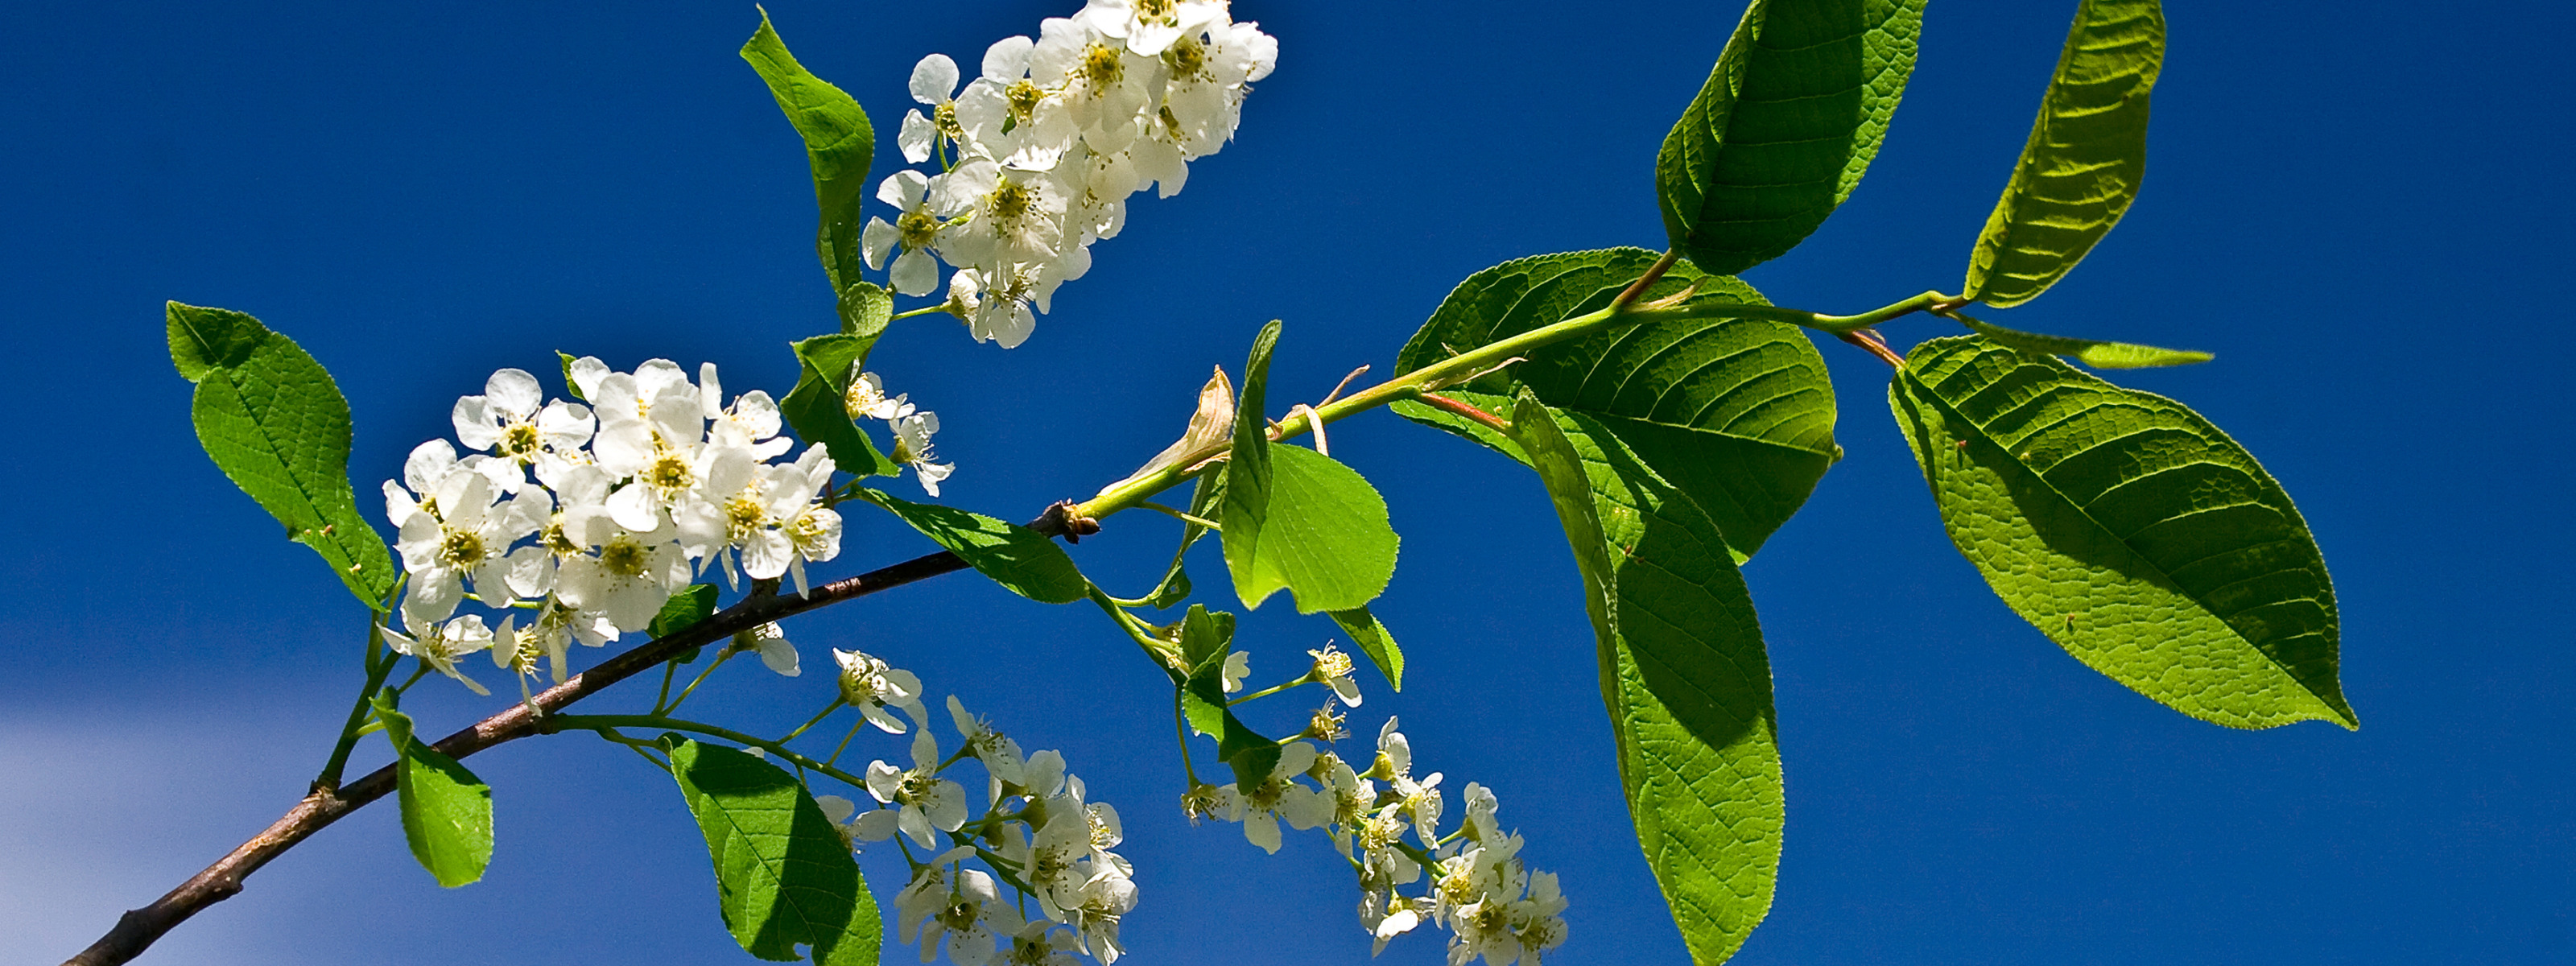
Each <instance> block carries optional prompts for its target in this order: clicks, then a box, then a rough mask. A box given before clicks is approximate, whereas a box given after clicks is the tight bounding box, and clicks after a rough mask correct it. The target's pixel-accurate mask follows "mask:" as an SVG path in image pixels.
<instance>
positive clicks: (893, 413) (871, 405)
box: [841, 272, 966, 422]
mask: <svg viewBox="0 0 2576 966" xmlns="http://www.w3.org/2000/svg"><path fill="white" fill-rule="evenodd" d="M958 274H960V275H963V274H966V273H964V272H959V273H958ZM841 409H842V410H843V411H844V412H847V413H849V414H850V418H851V419H882V420H885V421H888V422H892V421H894V420H895V419H897V418H899V417H903V416H910V415H912V403H911V402H910V397H909V396H902V395H896V396H888V395H886V391H885V380H883V379H879V378H877V374H876V373H873V372H862V373H859V374H858V375H855V376H851V377H850V391H849V392H846V393H843V394H842V395H841Z"/></svg>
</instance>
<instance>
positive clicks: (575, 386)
mask: <svg viewBox="0 0 2576 966" xmlns="http://www.w3.org/2000/svg"><path fill="white" fill-rule="evenodd" d="M579 361H581V360H579V359H575V358H573V356H572V353H569V352H565V351H563V350H562V349H557V350H555V362H556V363H557V364H558V365H560V366H562V367H563V380H564V392H565V393H566V394H568V395H570V396H572V398H574V399H578V400H581V401H582V402H589V401H590V399H589V397H586V396H583V395H582V394H581V383H579V382H575V381H573V378H572V364H573V363H575V362H579Z"/></svg>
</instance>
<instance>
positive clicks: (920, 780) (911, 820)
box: [868, 728, 966, 849]
mask: <svg viewBox="0 0 2576 966" xmlns="http://www.w3.org/2000/svg"><path fill="white" fill-rule="evenodd" d="M868 794H870V795H873V796H875V797H876V800H877V801H880V802H884V803H886V804H888V805H901V806H903V810H902V811H901V812H900V813H899V814H897V816H896V818H895V827H896V828H899V829H901V830H903V834H905V835H907V836H910V837H911V838H912V840H913V842H915V843H916V844H919V845H920V846H921V847H922V848H925V849H928V848H937V847H938V844H937V841H936V840H935V839H933V838H932V836H931V832H932V830H934V829H935V830H937V831H941V832H954V831H957V829H958V827H959V826H962V825H964V824H966V788H965V786H962V785H959V784H957V783H956V782H953V781H949V780H948V779H945V778H941V777H939V744H938V742H936V741H934V740H932V739H931V737H930V729H928V728H923V729H921V730H919V731H916V732H913V735H912V768H911V769H910V770H908V771H907V770H904V769H900V768H896V767H895V766H893V765H889V764H886V763H885V762H883V761H874V762H870V763H868Z"/></svg>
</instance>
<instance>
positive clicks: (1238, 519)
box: [1216, 319, 1279, 606]
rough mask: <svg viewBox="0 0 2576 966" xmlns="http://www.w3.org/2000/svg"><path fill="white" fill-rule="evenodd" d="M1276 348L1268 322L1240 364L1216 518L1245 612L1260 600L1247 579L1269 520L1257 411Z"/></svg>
mask: <svg viewBox="0 0 2576 966" xmlns="http://www.w3.org/2000/svg"><path fill="white" fill-rule="evenodd" d="M1278 345H1279V320H1277V319H1272V320H1270V324H1269V325H1265V326H1262V327H1261V334H1259V335H1256V336H1254V337H1253V338H1252V353H1251V355H1250V356H1248V357H1246V358H1245V359H1244V362H1243V392H1242V393H1240V394H1238V395H1236V396H1235V397H1234V407H1235V408H1234V445H1233V446H1232V447H1231V448H1230V449H1228V450H1227V455H1226V460H1225V487H1224V500H1223V502H1222V503H1221V504H1220V505H1219V507H1218V516H1217V518H1216V519H1217V523H1219V524H1221V525H1222V526H1223V527H1224V528H1225V530H1224V532H1223V533H1221V534H1219V537H1220V538H1221V540H1222V542H1223V543H1224V544H1225V568H1226V570H1227V571H1228V572H1230V573H1232V574H1233V575H1234V590H1235V594H1236V595H1237V596H1239V597H1242V598H1243V601H1244V604H1245V606H1251V604H1252V602H1253V601H1255V600H1258V599H1259V597H1257V596H1255V595H1254V593H1253V591H1252V590H1251V589H1250V588H1251V587H1253V586H1254V582H1253V581H1252V580H1251V579H1250V575H1252V574H1253V573H1255V570H1254V560H1255V555H1256V552H1257V551H1258V550H1259V549H1260V547H1261V524H1262V523H1263V522H1264V521H1266V520H1268V519H1269V516H1270V428H1269V427H1270V419H1269V417H1267V416H1264V415H1262V412H1261V406H1262V396H1263V394H1264V393H1265V392H1266V391H1267V389H1268V388H1269V385H1270V352H1271V350H1272V349H1275V348H1277V347H1278ZM1276 589H1278V588H1276V587H1273V588H1270V589H1269V590H1264V591H1262V592H1261V595H1260V596H1267V595H1268V594H1269V592H1270V590H1276Z"/></svg>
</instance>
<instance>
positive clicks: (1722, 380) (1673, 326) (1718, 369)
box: [1394, 248, 1842, 560]
mask: <svg viewBox="0 0 2576 966" xmlns="http://www.w3.org/2000/svg"><path fill="white" fill-rule="evenodd" d="M1655 258H1656V256H1655V254H1654V253H1653V252H1649V251H1645V250H1643V249H1637V248H1613V249H1606V250H1601V251H1588V252H1567V253H1563V254H1556V255H1539V256H1534V257H1530V258H1523V259H1517V260H1514V261H1510V262H1505V263H1503V264H1501V265H1497V266H1495V267H1493V268H1489V269H1486V270H1484V271H1481V272H1478V273H1476V274H1474V275H1472V276H1469V277H1468V278H1467V280H1466V281H1464V282H1461V283H1459V285H1458V288H1457V289H1456V290H1455V291H1453V292H1451V293H1449V297H1448V298H1447V299H1445V300H1443V301H1442V302H1441V303H1440V308H1439V309H1437V310H1435V311H1434V312H1432V314H1431V319H1430V320H1429V321H1427V322H1425V323H1423V325H1422V328H1421V330H1420V331H1418V332H1415V333H1414V335H1413V338H1412V340H1411V341H1409V342H1407V343H1406V344H1405V347H1404V351H1403V352H1401V353H1399V354H1398V355H1397V356H1396V370H1397V371H1398V372H1412V371H1415V370H1418V369H1421V368H1423V367H1425V366H1429V365H1432V364H1434V363H1437V362H1439V361H1441V360H1443V359H1445V358H1448V357H1449V356H1450V355H1452V354H1454V353H1456V352H1464V351H1468V350H1471V349H1474V348H1477V347H1480V346H1484V345H1486V344H1489V343H1492V342H1494V341H1496V340H1499V339H1504V338H1508V337H1511V336H1515V335H1519V334H1521V333H1523V332H1527V331H1530V330H1532V329H1536V328H1540V327H1543V326H1546V325H1549V324H1551V323H1554V322H1557V321H1558V320H1561V319H1565V318H1568V317H1571V316H1575V315H1580V314H1584V313H1587V312H1592V311H1596V310H1598V309H1601V308H1604V307H1606V306H1608V305H1609V304H1610V301H1611V299H1613V298H1615V297H1616V296H1617V295H1618V294H1619V292H1620V291H1621V290H1623V289H1625V288H1627V287H1628V285H1629V284H1630V283H1632V282H1634V281H1636V280H1637V278H1638V277H1639V276H1640V275H1643V274H1644V273H1645V271H1646V269H1647V267H1648V266H1650V265H1652V264H1654V262H1655ZM1694 283H1696V284H1698V285H1699V286H1700V294H1699V295H1696V296H1694V297H1693V298H1692V300H1691V301H1692V303H1693V304H1709V303H1737V304H1754V305H1765V304H1769V303H1767V302H1766V301H1764V299H1763V298H1762V293H1760V292H1757V291H1754V290H1753V287H1752V286H1749V285H1746V284H1744V283H1743V282H1741V281H1738V280H1735V279H1732V278H1719V277H1713V276H1709V275H1706V274H1704V273H1702V272H1700V271H1698V270H1697V269H1694V268H1691V267H1690V266H1688V265H1676V266H1674V267H1673V270H1672V271H1671V272H1669V273H1667V274H1666V275H1665V276H1664V278H1663V279H1662V280H1660V281H1658V282H1657V283H1656V284H1655V285H1653V286H1651V287H1649V288H1648V289H1647V292H1646V297H1649V298H1660V297H1664V296H1669V295H1673V294H1677V293H1679V292H1681V291H1682V289H1683V288H1684V287H1685V286H1687V285H1691V284H1694ZM1522 385H1527V386H1528V387H1529V388H1530V390H1531V391H1532V392H1535V393H1537V394H1538V397H1539V399H1540V401H1542V402H1545V403H1546V404H1548V405H1549V406H1552V407H1556V408H1559V409H1563V410H1566V411H1569V412H1576V413H1582V414H1584V415H1586V416H1589V417H1591V418H1593V419H1594V420H1595V422H1597V423H1598V424H1599V425H1600V426H1601V427H1602V428H1603V429H1604V430H1605V431H1608V432H1611V433H1615V434H1616V435H1618V436H1619V438H1620V440H1621V442H1623V443H1624V444H1626V445H1627V447H1628V448H1629V449H1631V450H1633V451H1635V452H1636V454H1637V456H1638V457H1639V458H1640V459H1642V460H1644V461H1645V462H1646V464H1647V465H1648V466H1650V467H1653V468H1654V470H1655V472H1656V473H1657V474H1659V475H1661V476H1662V477H1663V478H1664V479H1666V480H1668V481H1671V482H1672V483H1673V484H1674V485H1676V486H1679V487H1681V489H1682V490H1683V492H1686V493H1688V494H1690V495H1691V498H1692V499H1693V500H1694V501H1695V502H1697V503H1698V504H1699V505H1700V506H1701V507H1702V508H1703V509H1704V510H1706V511H1707V512H1708V514H1709V515H1710V516H1711V517H1713V518H1715V519H1716V521H1717V524H1718V527H1719V529H1721V530H1722V531H1724V532H1725V533H1726V536H1727V541H1728V545H1729V547H1730V549H1731V550H1732V551H1733V552H1734V553H1735V555H1736V559H1738V560H1742V559H1744V558H1745V557H1747V556H1750V555H1751V554H1752V553H1753V552H1754V551H1756V550H1758V549H1760V548H1761V546H1762V543H1763V541H1765V540H1767V539H1769V538H1770V536H1771V534H1772V533H1773V532H1774V531H1776V530H1778V529H1779V528H1780V526H1781V524H1783V523H1786V522H1787V521H1788V519H1789V517H1790V515H1791V514H1794V513H1796V512H1797V510H1798V507H1799V506H1800V505H1801V504H1802V503H1804V502H1805V501H1806V499H1807V495H1808V494H1809V493H1811V492H1813V491H1814V490H1815V487H1816V481H1817V480H1819V479H1821V478H1823V476H1824V474H1825V470H1826V469H1827V468H1829V467H1831V466H1832V465H1833V463H1834V461H1835V460H1836V459H1839V458H1840V457H1841V454H1842V450H1841V448H1840V447H1838V446H1836V445H1835V444H1834V439H1833V431H1834V394H1833V383H1832V381H1831V380H1829V379H1828V378H1827V377H1826V373H1825V360H1824V358H1823V357H1822V356H1819V355H1817V353H1816V348H1815V345H1814V344H1813V343H1812V342H1810V341H1808V339H1807V336H1806V335H1805V333H1802V332H1800V331H1799V330H1798V327H1797V326H1794V325H1790V324H1788V323H1785V322H1773V321H1768V320H1762V319H1722V318H1721V319H1686V320H1679V321H1669V322H1651V323H1647V324H1644V325H1639V326H1634V327H1630V328H1627V329H1622V330H1618V331H1615V332H1606V333H1602V334H1600V335H1596V336H1593V337H1590V338H1587V339H1584V340H1581V341H1578V342H1573V343H1566V344H1558V345H1552V346H1548V347H1545V348H1542V349H1539V350H1537V351H1535V352H1532V353H1530V356H1529V359H1528V361H1526V362H1522V363H1520V364H1518V365H1516V366H1514V367H1512V368H1511V369H1509V370H1505V371H1502V372H1496V373H1492V374H1489V375H1486V376H1484V377H1481V378H1479V379H1477V380H1475V381H1474V382H1471V383H1469V384H1467V385H1466V386H1465V387H1462V388H1460V389H1458V390H1454V391H1444V394H1446V395H1449V396H1452V397H1454V398H1457V399H1459V400H1461V401H1464V402H1468V403H1470V404H1473V405H1476V406H1478V408H1481V409H1484V410H1486V411H1488V412H1493V413H1496V414H1500V413H1502V412H1505V411H1507V410H1509V409H1510V407H1511V398H1512V394H1513V393H1514V392H1516V391H1518V389H1519V387H1520V386H1522ZM1394 408H1395V411H1396V412H1397V413H1399V414H1401V415H1403V416H1405V417H1407V418H1409V419H1413V420H1415V421H1417V422H1422V423H1426V424H1429V425H1432V426H1437V427H1439V428H1441V429H1445V430H1448V431H1450V432H1453V433H1457V434H1459V435H1462V436H1466V437H1468V438H1470V439H1473V440H1476V441H1477V442H1480V443H1483V444H1485V445H1486V446H1489V447H1492V448H1494V449H1496V450H1498V451H1500V452H1502V453H1503V454H1504V455H1507V456H1510V457H1512V458H1513V459H1516V460H1520V461H1522V462H1524V463H1526V462H1528V460H1527V459H1526V458H1525V457H1524V456H1523V454H1521V453H1520V452H1519V447H1518V445H1517V444H1514V443H1512V442H1511V441H1510V440H1508V439H1506V438H1504V437H1503V436H1502V435H1501V434H1499V433H1496V432H1494V431H1493V430H1492V429H1490V428H1488V427H1486V426H1484V425H1483V424H1481V423H1477V422H1475V421H1473V420H1469V419H1465V418H1462V417H1459V416H1457V415H1455V414H1452V413H1448V412H1446V411H1443V410H1440V409H1437V408H1434V407H1431V406H1428V405H1425V404H1423V403H1418V402H1399V403H1397V404H1395V406H1394Z"/></svg>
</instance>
